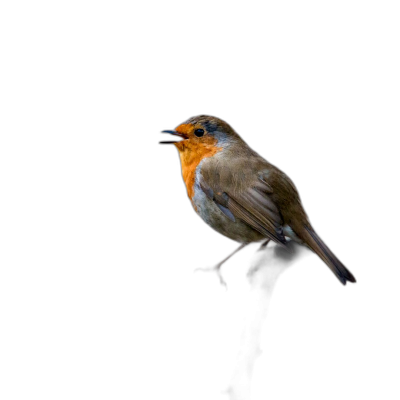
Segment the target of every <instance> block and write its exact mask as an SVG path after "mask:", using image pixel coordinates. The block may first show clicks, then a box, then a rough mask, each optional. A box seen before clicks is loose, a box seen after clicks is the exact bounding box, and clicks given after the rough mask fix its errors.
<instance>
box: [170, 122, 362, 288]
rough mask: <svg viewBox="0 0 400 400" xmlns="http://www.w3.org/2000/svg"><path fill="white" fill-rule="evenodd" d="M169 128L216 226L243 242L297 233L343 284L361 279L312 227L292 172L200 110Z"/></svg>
mask: <svg viewBox="0 0 400 400" xmlns="http://www.w3.org/2000/svg"><path fill="white" fill-rule="evenodd" d="M164 132H166V133H170V134H173V135H177V136H180V137H181V138H182V139H183V140H182V141H179V142H163V143H174V145H175V146H176V147H177V149H178V151H179V155H180V159H181V164H182V173H183V177H184V182H185V184H186V188H187V192H188V195H189V198H190V200H191V202H192V204H193V207H194V208H195V210H196V212H197V213H198V214H199V215H200V216H201V217H202V218H203V219H204V221H205V222H206V223H208V224H209V225H210V226H211V227H212V228H214V229H216V230H217V231H218V232H220V233H222V234H223V235H225V236H228V237H230V238H231V239H234V240H236V241H238V242H240V243H243V244H246V243H250V242H254V241H261V240H265V239H270V240H273V241H275V242H276V243H279V244H281V245H285V244H286V238H290V239H293V240H295V241H297V242H299V243H301V244H304V245H306V246H307V247H309V248H310V249H311V250H313V251H314V252H315V253H316V254H317V255H318V256H319V257H320V258H321V259H322V260H323V261H324V262H325V263H326V264H327V265H328V267H329V268H330V269H331V270H332V272H333V273H334V274H335V275H336V276H337V278H338V279H339V280H340V281H341V282H342V283H343V284H346V282H347V281H350V282H355V281H356V280H355V278H354V276H353V275H352V274H351V272H350V271H349V270H347V269H346V267H345V266H344V265H343V264H342V263H341V262H340V261H339V259H338V258H337V257H336V256H335V255H334V254H333V253H332V251H331V250H330V249H329V248H328V247H327V246H326V245H325V243H324V242H323V241H322V240H321V238H320V237H319V236H318V235H317V234H316V232H315V231H314V229H313V228H312V226H311V224H310V222H309V220H308V217H307V215H306V213H305V211H304V209H303V206H302V204H301V201H300V197H299V194H298V192H297V190H296V187H295V186H294V184H293V182H292V181H291V180H290V179H289V177H288V176H286V175H285V174H284V173H283V172H282V171H281V170H279V169H278V168H276V167H275V166H273V165H272V164H270V163H269V162H268V161H266V160H265V159H264V158H262V157H261V156H260V155H258V154H257V153H256V152H255V151H254V150H252V149H251V148H250V147H249V146H248V145H247V144H246V143H245V142H244V141H243V140H242V138H241V137H240V136H239V135H238V134H237V133H236V132H235V131H234V130H233V129H232V128H231V127H230V126H229V125H228V124H227V123H226V122H224V121H222V120H220V119H218V118H215V117H210V116H206V115H201V116H198V117H193V118H190V119H189V120H188V121H186V122H185V123H184V124H181V125H179V126H178V127H177V128H176V130H175V131H164ZM224 261H225V260H224ZM220 266H221V263H220V264H219V265H218V268H219V267H220Z"/></svg>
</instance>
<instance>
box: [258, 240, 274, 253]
mask: <svg viewBox="0 0 400 400" xmlns="http://www.w3.org/2000/svg"><path fill="white" fill-rule="evenodd" d="M270 240H271V239H267V240H266V241H265V242H263V243H262V244H261V246H260V248H259V249H258V250H257V251H262V250H265V248H266V247H267V245H268V243H269V242H270Z"/></svg>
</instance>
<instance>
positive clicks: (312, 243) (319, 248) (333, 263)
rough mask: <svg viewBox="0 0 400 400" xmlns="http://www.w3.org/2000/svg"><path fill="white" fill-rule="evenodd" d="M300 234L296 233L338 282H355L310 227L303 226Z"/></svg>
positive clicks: (351, 275)
mask: <svg viewBox="0 0 400 400" xmlns="http://www.w3.org/2000/svg"><path fill="white" fill-rule="evenodd" d="M304 228H305V229H304V230H302V232H301V233H302V234H300V235H298V236H299V237H300V238H301V239H302V240H303V241H304V242H305V243H306V244H307V245H308V246H309V247H310V248H311V249H312V250H313V251H314V252H315V253H317V255H318V256H319V257H320V258H321V259H322V260H323V261H324V262H325V263H326V265H327V266H328V267H329V268H330V269H331V271H332V272H333V273H334V274H335V275H336V277H337V278H338V279H339V280H340V282H342V283H343V285H345V284H346V283H347V281H349V282H356V278H354V276H353V274H352V273H351V272H350V271H349V270H348V269H347V268H346V267H345V266H344V265H343V264H342V263H341V261H340V260H339V259H338V258H337V257H336V256H335V255H334V254H333V253H332V251H331V250H330V249H329V247H328V246H327V245H326V244H325V243H324V242H323V241H322V239H321V238H320V237H319V236H318V235H317V234H316V232H315V231H314V230H313V229H312V228H311V227H307V226H305V227H304Z"/></svg>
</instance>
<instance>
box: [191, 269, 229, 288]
mask: <svg viewBox="0 0 400 400" xmlns="http://www.w3.org/2000/svg"><path fill="white" fill-rule="evenodd" d="M199 272H200V273H204V272H205V273H210V272H211V273H215V272H216V273H217V274H218V277H219V281H220V282H221V285H223V286H224V287H225V290H228V285H227V284H226V282H225V280H224V278H223V277H222V273H221V266H219V265H217V266H214V267H200V268H195V269H194V270H193V273H195V274H197V273H199Z"/></svg>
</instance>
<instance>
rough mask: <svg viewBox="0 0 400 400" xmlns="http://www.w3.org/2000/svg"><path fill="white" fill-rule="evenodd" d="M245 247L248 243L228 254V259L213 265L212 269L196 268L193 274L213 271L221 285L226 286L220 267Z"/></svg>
mask: <svg viewBox="0 0 400 400" xmlns="http://www.w3.org/2000/svg"><path fill="white" fill-rule="evenodd" d="M247 245H248V243H242V244H241V245H240V246H239V247H238V248H237V249H236V250H235V251H234V252H233V253H231V254H229V256H228V257H226V258H224V259H223V260H222V261H220V262H219V263H218V264H217V265H214V267H211V268H197V269H195V272H196V271H214V272H216V273H217V274H218V277H219V281H220V283H221V285H223V286H226V283H225V281H224V278H223V277H222V275H221V267H222V265H223V264H224V263H225V262H226V261H228V260H229V259H230V258H231V257H232V256H233V255H234V254H236V253H237V252H238V251H240V250H242V249H243V247H246V246H247Z"/></svg>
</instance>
